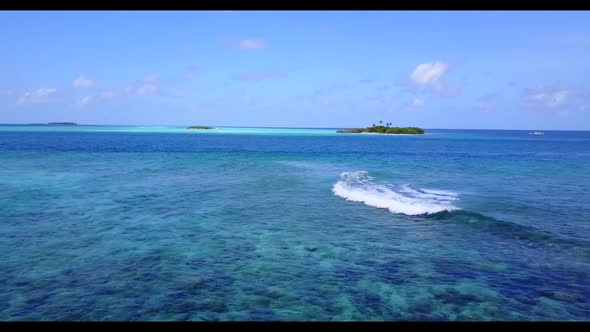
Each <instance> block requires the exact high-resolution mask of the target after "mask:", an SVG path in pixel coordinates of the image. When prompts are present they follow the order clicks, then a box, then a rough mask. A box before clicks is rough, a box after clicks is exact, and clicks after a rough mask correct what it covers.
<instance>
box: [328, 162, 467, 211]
mask: <svg viewBox="0 0 590 332" xmlns="http://www.w3.org/2000/svg"><path fill="white" fill-rule="evenodd" d="M332 191H333V192H334V194H335V195H337V196H340V197H342V198H345V199H346V200H348V201H352V202H360V203H364V204H365V205H369V206H374V207H378V208H384V209H388V210H389V211H391V212H392V213H402V214H406V215H420V214H429V213H437V212H441V211H453V210H458V209H459V208H457V207H456V206H454V205H453V204H452V203H453V202H454V201H456V200H458V199H459V198H458V196H459V195H458V194H457V193H455V192H452V191H447V190H434V189H423V188H421V189H413V188H411V187H410V186H409V185H401V186H397V187H396V186H394V185H391V184H388V183H378V182H375V181H374V178H373V177H371V176H369V173H368V172H366V171H357V172H344V173H342V174H340V180H339V181H338V182H336V183H335V184H334V187H333V188H332Z"/></svg>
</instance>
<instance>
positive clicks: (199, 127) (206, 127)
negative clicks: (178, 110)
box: [186, 126, 215, 129]
mask: <svg viewBox="0 0 590 332" xmlns="http://www.w3.org/2000/svg"><path fill="white" fill-rule="evenodd" d="M186 129H215V128H214V127H209V126H190V127H186Z"/></svg>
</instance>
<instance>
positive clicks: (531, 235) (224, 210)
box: [0, 126, 590, 321]
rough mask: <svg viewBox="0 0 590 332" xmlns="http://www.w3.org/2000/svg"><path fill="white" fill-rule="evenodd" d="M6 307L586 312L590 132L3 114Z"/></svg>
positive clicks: (473, 315)
mask: <svg viewBox="0 0 590 332" xmlns="http://www.w3.org/2000/svg"><path fill="white" fill-rule="evenodd" d="M0 165H1V167H0V239H1V240H0V271H1V272H0V273H1V274H0V278H1V280H0V320H585V321H587V320H590V283H589V282H588V280H590V194H589V192H590V132H559V131H546V132H545V135H544V136H531V135H528V131H483V130H482V131H479V130H427V132H426V134H425V135H418V136H412V135H407V136H406V135H399V136H398V135H395V136H393V135H367V134H335V133H334V130H330V129H322V130H314V129H305V130H301V129H252V128H250V129H248V128H221V129H220V130H216V131H210V132H201V131H190V132H187V131H186V130H184V129H182V128H181V127H164V126H161V127H124V126H69V127H68V126H63V127H62V126H0Z"/></svg>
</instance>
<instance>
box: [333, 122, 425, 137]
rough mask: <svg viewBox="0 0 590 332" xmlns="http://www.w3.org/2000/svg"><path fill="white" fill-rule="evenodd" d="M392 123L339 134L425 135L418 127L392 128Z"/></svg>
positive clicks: (347, 130) (352, 129)
mask: <svg viewBox="0 0 590 332" xmlns="http://www.w3.org/2000/svg"><path fill="white" fill-rule="evenodd" d="M391 124H392V123H391V122H386V123H385V125H383V121H379V125H375V124H373V126H371V127H367V128H351V129H343V130H337V131H336V132H337V133H351V134H354V133H375V134H394V135H395V134H398V135H399V134H406V135H419V134H424V129H422V128H418V127H391Z"/></svg>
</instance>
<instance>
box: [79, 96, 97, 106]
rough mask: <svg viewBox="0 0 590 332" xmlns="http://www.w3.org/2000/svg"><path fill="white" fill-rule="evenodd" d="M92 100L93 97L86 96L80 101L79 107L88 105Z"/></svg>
mask: <svg viewBox="0 0 590 332" xmlns="http://www.w3.org/2000/svg"><path fill="white" fill-rule="evenodd" d="M93 100H94V96H86V97H84V98H82V100H80V104H81V105H88V104H90V103H91V102H92V101H93Z"/></svg>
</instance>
